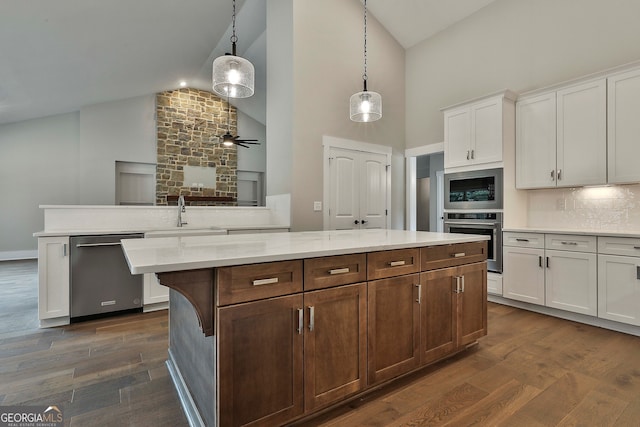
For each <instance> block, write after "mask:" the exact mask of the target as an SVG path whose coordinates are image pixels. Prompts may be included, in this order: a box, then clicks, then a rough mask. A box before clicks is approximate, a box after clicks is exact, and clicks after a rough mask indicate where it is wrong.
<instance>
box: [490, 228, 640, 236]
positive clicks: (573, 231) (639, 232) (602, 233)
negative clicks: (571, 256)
mask: <svg viewBox="0 0 640 427" xmlns="http://www.w3.org/2000/svg"><path fill="white" fill-rule="evenodd" d="M502 231H510V232H514V233H548V234H574V235H580V236H602V237H636V238H639V237H640V230H602V229H581V230H576V229H566V228H540V227H505V228H503V229H502Z"/></svg>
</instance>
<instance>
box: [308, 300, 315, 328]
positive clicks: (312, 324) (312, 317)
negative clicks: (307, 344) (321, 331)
mask: <svg viewBox="0 0 640 427" xmlns="http://www.w3.org/2000/svg"><path fill="white" fill-rule="evenodd" d="M315 317H316V316H315V308H314V307H313V306H312V305H310V306H309V331H310V332H313V328H315V326H316V320H315Z"/></svg>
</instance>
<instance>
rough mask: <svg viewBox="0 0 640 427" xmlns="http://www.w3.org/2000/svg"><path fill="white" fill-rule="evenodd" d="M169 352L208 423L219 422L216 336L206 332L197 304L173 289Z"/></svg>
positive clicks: (203, 418) (170, 309)
mask: <svg viewBox="0 0 640 427" xmlns="http://www.w3.org/2000/svg"><path fill="white" fill-rule="evenodd" d="M212 304H213V301H212ZM169 353H170V356H169V357H171V359H172V361H173V363H174V365H175V366H176V367H177V368H178V369H179V371H180V374H181V375H182V377H183V379H184V382H185V383H186V384H187V387H188V388H189V393H190V394H191V397H192V399H193V400H194V401H195V404H196V406H197V408H198V412H199V413H200V416H201V417H202V420H203V421H204V423H205V425H207V426H215V425H217V419H216V364H217V363H216V336H215V335H211V336H204V334H203V333H202V330H201V328H200V324H199V322H198V316H197V315H196V312H195V310H194V308H193V306H192V305H191V303H190V302H189V300H188V299H187V298H185V297H184V296H182V295H181V294H180V293H179V292H177V291H175V290H173V289H171V291H170V294H169Z"/></svg>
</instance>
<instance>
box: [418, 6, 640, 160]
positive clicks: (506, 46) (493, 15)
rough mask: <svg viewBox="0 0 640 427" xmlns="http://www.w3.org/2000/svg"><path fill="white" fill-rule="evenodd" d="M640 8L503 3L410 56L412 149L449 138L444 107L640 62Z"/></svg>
mask: <svg viewBox="0 0 640 427" xmlns="http://www.w3.org/2000/svg"><path fill="white" fill-rule="evenodd" d="M639 16H640V1H637V0H607V1H603V0H580V1H577V0H535V1H532V0H496V1H495V2H494V3H492V4H490V5H489V6H487V7H485V8H483V9H481V10H480V11H478V12H477V13H476V14H474V15H472V16H470V17H469V18H467V19H465V20H463V21H461V22H460V23H458V24H457V25H455V26H453V27H451V28H449V29H447V30H445V31H443V32H441V33H439V34H437V35H436V36H434V37H432V38H431V39H428V40H426V41H424V42H422V43H420V44H418V45H416V46H414V47H412V48H410V49H408V50H407V53H406V58H407V63H406V71H407V74H406V83H407V84H406V94H407V116H406V126H407V127H406V135H407V147H418V146H421V145H426V144H432V143H436V142H439V141H442V140H443V139H444V131H443V118H442V113H441V112H440V111H439V110H440V108H442V107H446V106H448V105H451V104H455V103H458V102H461V101H465V100H467V99H471V98H474V97H478V96H482V95H485V94H488V93H492V92H496V91H499V90H501V89H505V88H507V89H511V90H513V91H515V92H518V93H521V92H524V91H528V90H532V89H536V88H539V87H544V86H548V85H551V84H555V83H560V82H562V81H565V80H569V79H572V78H576V77H580V76H582V75H585V74H589V73H593V72H597V71H600V70H604V69H607V68H610V67H614V66H616V65H620V64H624V63H627V62H632V61H635V60H638V59H640V43H638V42H637V41H638V40H640V25H638V17H639Z"/></svg>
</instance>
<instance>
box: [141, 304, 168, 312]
mask: <svg viewBox="0 0 640 427" xmlns="http://www.w3.org/2000/svg"><path fill="white" fill-rule="evenodd" d="M168 308H169V301H167V302H154V303H153V304H145V305H144V306H143V307H142V311H143V312H145V313H150V312H152V311H158V310H167V309H168Z"/></svg>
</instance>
